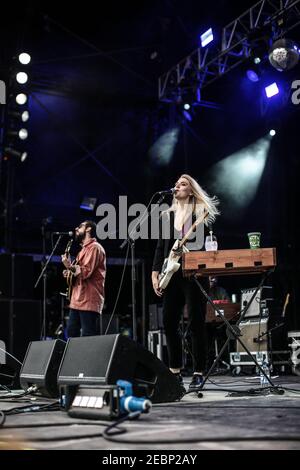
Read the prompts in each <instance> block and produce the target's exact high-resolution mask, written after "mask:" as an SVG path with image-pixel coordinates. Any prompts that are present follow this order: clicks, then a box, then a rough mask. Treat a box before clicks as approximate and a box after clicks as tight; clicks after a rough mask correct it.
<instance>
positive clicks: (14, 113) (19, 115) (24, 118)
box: [8, 110, 29, 122]
mask: <svg viewBox="0 0 300 470" xmlns="http://www.w3.org/2000/svg"><path fill="white" fill-rule="evenodd" d="M8 115H9V116H12V117H14V118H16V119H20V120H21V121H22V122H27V121H28V119H29V112H28V111H27V110H26V111H22V112H21V113H20V112H19V111H10V112H9V113H8Z"/></svg>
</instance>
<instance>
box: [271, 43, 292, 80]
mask: <svg viewBox="0 0 300 470" xmlns="http://www.w3.org/2000/svg"><path fill="white" fill-rule="evenodd" d="M269 61H270V64H271V65H272V66H273V67H274V68H275V69H276V70H278V71H279V72H284V71H285V70H290V69H292V68H293V67H295V65H297V63H298V61H299V51H298V46H297V44H296V43H295V42H294V41H291V40H290V39H278V41H275V42H274V44H273V45H272V47H271V49H270V51H269Z"/></svg>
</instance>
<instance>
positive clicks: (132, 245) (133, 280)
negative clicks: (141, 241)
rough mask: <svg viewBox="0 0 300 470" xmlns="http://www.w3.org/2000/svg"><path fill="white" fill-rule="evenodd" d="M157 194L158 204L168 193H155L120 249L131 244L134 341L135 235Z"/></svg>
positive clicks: (134, 333) (135, 335)
mask: <svg viewBox="0 0 300 470" xmlns="http://www.w3.org/2000/svg"><path fill="white" fill-rule="evenodd" d="M157 194H159V195H160V198H159V200H158V201H157V204H158V205H159V204H161V202H162V201H163V200H164V198H165V196H166V194H162V193H161V192H157V193H154V194H153V196H152V198H151V199H150V202H149V204H148V205H147V207H146V209H145V212H144V214H147V215H146V217H145V218H144V219H143V217H144V214H143V215H142V217H141V221H140V222H138V223H137V225H136V226H135V227H134V228H133V229H132V230H131V232H130V234H129V235H128V237H127V238H126V240H124V241H123V243H122V244H121V245H120V249H121V250H122V249H123V248H124V247H125V246H126V245H127V244H128V243H129V245H130V250H131V298H132V302H131V303H132V338H133V340H134V341H136V340H137V328H136V327H137V323H136V269H135V264H136V263H135V239H134V235H135V234H136V233H137V230H138V229H140V227H141V226H142V224H143V223H144V222H145V221H146V220H148V218H149V215H150V216H151V214H152V212H153V211H154V208H152V209H151V211H150V214H148V208H149V206H150V204H151V203H152V200H153V198H154V196H156V195H157Z"/></svg>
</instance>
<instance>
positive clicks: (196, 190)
mask: <svg viewBox="0 0 300 470" xmlns="http://www.w3.org/2000/svg"><path fill="white" fill-rule="evenodd" d="M180 178H185V179H186V180H187V181H188V182H189V183H190V186H191V191H192V195H191V196H190V200H189V203H192V211H191V212H192V214H195V215H196V216H197V217H198V216H200V215H201V214H203V211H204V210H205V211H206V212H207V213H208V216H207V217H206V218H205V220H204V223H205V225H210V224H212V223H213V222H214V221H215V219H216V216H217V215H218V214H220V212H219V210H218V209H217V206H218V204H219V200H218V198H217V197H216V196H212V197H211V196H209V195H208V194H207V192H206V191H205V190H204V189H203V188H201V186H200V184H199V183H197V181H196V180H195V179H194V178H192V177H191V176H190V175H186V174H184V175H181V176H180ZM180 178H178V179H180ZM177 208H178V201H177V200H176V198H175V196H173V201H172V206H171V207H170V210H172V211H174V212H176V210H177Z"/></svg>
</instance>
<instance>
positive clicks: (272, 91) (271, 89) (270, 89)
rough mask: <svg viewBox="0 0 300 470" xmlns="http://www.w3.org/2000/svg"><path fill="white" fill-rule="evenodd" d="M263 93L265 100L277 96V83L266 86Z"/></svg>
mask: <svg viewBox="0 0 300 470" xmlns="http://www.w3.org/2000/svg"><path fill="white" fill-rule="evenodd" d="M265 92H266V95H267V98H272V96H275V95H278V93H279V88H278V86H277V83H276V82H274V83H271V85H268V86H266V87H265Z"/></svg>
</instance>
